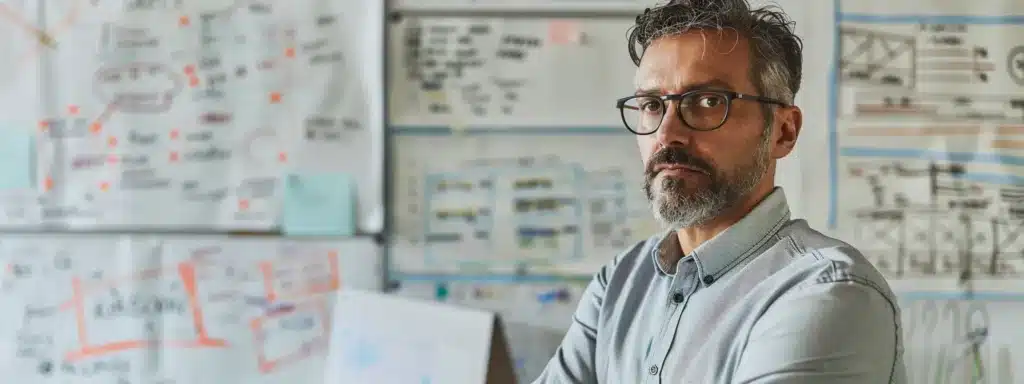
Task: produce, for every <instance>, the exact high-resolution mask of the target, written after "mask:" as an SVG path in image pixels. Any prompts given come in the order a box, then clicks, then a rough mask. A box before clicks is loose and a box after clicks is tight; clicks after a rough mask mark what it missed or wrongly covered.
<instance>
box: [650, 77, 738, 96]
mask: <svg viewBox="0 0 1024 384" xmlns="http://www.w3.org/2000/svg"><path fill="white" fill-rule="evenodd" d="M699 89H724V90H730V91H731V90H732V85H730V84H729V83H727V82H726V81H725V80H722V79H712V80H708V81H703V82H700V83H695V84H690V85H688V86H686V87H685V88H683V91H682V92H680V93H686V92H690V91H693V90H699ZM635 94H636V95H637V96H641V95H651V96H654V95H660V94H662V92H661V87H650V88H638V89H637V90H636V93H635Z"/></svg>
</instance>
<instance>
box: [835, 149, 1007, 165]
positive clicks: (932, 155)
mask: <svg viewBox="0 0 1024 384" xmlns="http://www.w3.org/2000/svg"><path fill="white" fill-rule="evenodd" d="M839 153H840V154H841V155H843V156H849V157H891V158H902V159H926V160H937V161H952V162H958V163H987V164H999V165H1018V166H1024V157H1021V156H1013V155H1001V154H997V153H979V152H945V151H935V150H928V149H911V148H867V147H843V148H842V149H840V151H839Z"/></svg>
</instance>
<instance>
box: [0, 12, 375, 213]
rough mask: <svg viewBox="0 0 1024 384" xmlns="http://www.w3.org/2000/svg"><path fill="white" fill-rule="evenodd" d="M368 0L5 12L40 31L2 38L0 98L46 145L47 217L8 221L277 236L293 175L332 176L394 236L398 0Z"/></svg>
mask: <svg viewBox="0 0 1024 384" xmlns="http://www.w3.org/2000/svg"><path fill="white" fill-rule="evenodd" d="M32 3H35V2H32ZM92 3H95V4H92ZM364 3H365V4H362V3H361V4H359V5H355V4H351V3H345V4H341V3H338V2H333V1H327V0H302V1H298V2H291V3H289V4H288V5H287V6H282V5H279V4H273V3H268V2H251V3H250V2H246V3H240V2H234V1H230V2H228V1H223V0H218V1H205V0H204V1H196V0H189V1H178V2H123V1H113V0H102V1H98V2H96V1H94V2H91V3H89V2H79V1H45V2H38V4H28V2H25V4H21V3H19V2H7V3H5V4H4V5H5V8H4V12H3V13H2V14H3V15H6V17H7V18H8V19H12V20H15V19H16V20H19V21H20V22H22V24H24V25H21V24H17V25H8V24H9V23H3V24H4V26H3V28H4V31H5V33H3V34H2V35H0V36H2V37H0V40H2V41H0V46H4V47H8V48H10V50H6V49H5V52H12V54H14V55H15V56H16V59H17V60H13V58H12V60H11V61H10V62H8V63H5V64H4V68H7V69H8V70H6V71H3V72H4V73H13V74H17V75H18V76H17V77H11V78H10V79H7V80H4V79H3V78H0V101H12V102H13V101H15V100H14V99H15V98H20V100H17V102H13V103H10V104H6V105H8V106H13V107H10V108H5V109H4V110H3V112H0V122H2V123H3V124H5V126H8V127H11V128H12V129H13V128H17V129H22V130H26V131H30V132H34V133H35V135H36V136H37V140H36V141H37V144H38V147H39V148H38V149H37V159H36V162H37V164H36V167H35V168H36V175H35V176H36V179H37V180H36V186H37V190H36V192H37V193H38V195H39V198H40V200H39V202H37V203H35V204H37V205H39V206H40V210H39V212H37V213H35V214H34V216H32V217H28V218H20V217H16V216H14V215H8V217H7V218H6V219H2V220H0V224H3V225H18V226H24V224H26V221H27V222H28V224H36V225H40V224H46V225H60V226H68V227H71V228H74V229H95V228H108V229H116V228H126V227H130V228H133V229H138V228H160V229H221V230H225V229H246V230H266V229H274V228H276V227H277V226H278V225H279V217H280V210H281V196H282V192H283V184H282V183H281V180H283V178H284V176H285V175H287V174H288V173H289V172H302V171H316V172H347V173H350V174H351V175H352V176H353V178H354V179H355V180H356V181H357V183H358V194H357V195H358V210H359V212H358V214H359V215H358V216H359V218H360V219H359V221H358V224H359V228H360V229H363V230H365V231H368V232H374V231H378V230H380V228H381V226H382V220H383V214H382V201H381V197H380V196H381V195H382V192H381V190H382V180H381V173H382V164H383V160H382V158H381V157H382V155H381V154H382V145H383V121H382V114H383V104H382V103H383V75H382V72H383V70H382V69H381V67H382V65H383V58H382V57H381V55H380V52H381V50H382V49H383V41H382V40H383V38H382V37H381V36H380V33H378V31H379V30H380V28H382V23H383V4H382V3H381V2H379V1H365V2H364ZM12 23H13V21H12ZM33 31H34V32H33ZM7 32H10V33H7ZM30 32H31V33H30ZM39 34H44V35H45V36H46V37H47V39H48V40H45V42H48V43H50V42H52V44H42V43H40V41H41V40H40V37H39V36H38V35H39ZM33 39H35V40H33ZM37 51H38V52H39V53H34V52H37ZM0 76H2V75H0ZM5 128H6V127H5Z"/></svg>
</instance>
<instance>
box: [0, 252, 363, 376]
mask: <svg viewBox="0 0 1024 384" xmlns="http://www.w3.org/2000/svg"><path fill="white" fill-rule="evenodd" d="M340 252H344V251H343V250H340V249H339V248H332V247H331V245H329V244H321V243H309V244H303V243H294V244H277V245H274V244H247V242H246V241H234V242H232V241H225V240H219V241H216V240H214V241H210V240H198V241H188V240H184V239H164V238H157V237H153V238H146V237H139V238H132V237H127V236H126V237H123V238H120V240H110V239H100V238H71V237H68V238H60V237H58V238H57V239H53V238H52V237H51V238H47V239H35V240H30V239H11V238H4V239H0V262H2V263H3V265H5V266H6V268H5V272H4V274H3V276H2V277H0V282H2V286H0V298H2V300H0V301H2V303H0V308H2V309H3V310H4V313H5V314H6V315H5V316H6V319H7V320H6V321H0V340H5V344H6V345H11V346H13V347H14V348H15V349H14V350H16V351H17V352H16V354H15V355H14V356H12V357H11V358H5V359H0V365H2V366H3V367H4V368H3V371H4V372H5V373H7V374H10V375H13V376H11V377H15V378H18V379H17V381H19V382H22V381H23V382H45V383H49V382H54V383H56V382H65V381H67V380H77V379H78V378H83V379H85V378H90V379H91V380H99V381H97V382H100V381H102V382H118V383H140V384H141V383H157V382H160V383H167V384H170V383H223V382H236V381H243V382H265V383H273V382H292V381H296V380H297V381H315V380H313V379H314V378H316V379H317V380H319V379H320V376H322V373H321V372H317V371H318V370H320V369H322V364H323V359H324V357H325V356H326V352H327V346H328V343H329V340H330V332H331V323H332V318H331V309H332V303H333V301H332V300H333V298H334V296H335V293H336V292H338V290H339V289H341V283H342V277H341V276H342V271H343V270H342V267H341V262H340V261H339V259H340V258H341V257H342V255H341V253H340ZM353 256H355V255H353ZM359 257H365V255H363V254H360V255H359ZM346 260H347V259H346ZM350 269H352V270H353V272H356V271H357V270H359V269H360V268H357V267H355V266H353V267H351V268H350ZM356 273H359V274H367V273H371V271H368V270H363V271H360V272H356ZM367 288H368V287H367ZM157 355H159V356H160V358H158V359H154V358H153V357H154V356H157ZM185 366H187V367H188V370H187V372H189V373H188V374H185V373H184V372H185V371H182V370H181V369H180V367H185ZM227 366H230V367H234V368H233V369H231V370H230V371H231V372H225V371H224V367H227ZM225 374H228V375H230V378H225V376H224V375H225ZM183 375H186V376H183ZM304 377H305V378H308V379H303V378H304ZM136 378H137V379H136ZM118 380H120V381H118ZM160 380H163V381H160ZM197 380H199V381H197ZM253 380H257V381H253Z"/></svg>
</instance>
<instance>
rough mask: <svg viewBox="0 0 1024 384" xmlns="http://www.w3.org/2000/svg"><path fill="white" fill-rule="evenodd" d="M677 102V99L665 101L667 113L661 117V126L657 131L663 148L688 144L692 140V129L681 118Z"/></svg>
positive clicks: (659, 142) (656, 133)
mask: <svg viewBox="0 0 1024 384" xmlns="http://www.w3.org/2000/svg"><path fill="white" fill-rule="evenodd" d="M676 103H678V101H675V100H672V101H669V102H667V103H665V109H666V110H665V115H664V116H662V117H661V126H659V127H658V131H657V132H655V135H656V137H657V140H658V144H659V146H661V147H662V148H664V147H670V146H686V145H687V144H689V142H690V135H691V134H692V132H691V131H692V130H691V129H689V128H688V127H687V126H686V124H685V123H683V121H682V120H681V119H680V118H679V113H678V109H677V106H676Z"/></svg>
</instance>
